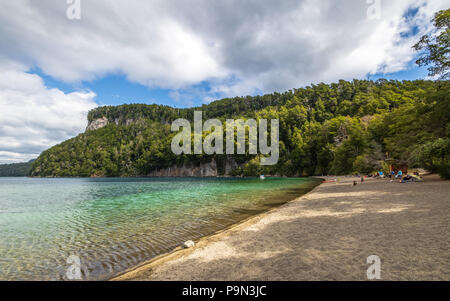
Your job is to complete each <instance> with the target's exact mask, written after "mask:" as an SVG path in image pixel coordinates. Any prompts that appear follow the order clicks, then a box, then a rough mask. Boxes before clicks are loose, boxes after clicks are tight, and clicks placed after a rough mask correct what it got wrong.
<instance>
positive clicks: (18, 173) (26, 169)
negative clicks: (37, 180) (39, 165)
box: [0, 160, 34, 177]
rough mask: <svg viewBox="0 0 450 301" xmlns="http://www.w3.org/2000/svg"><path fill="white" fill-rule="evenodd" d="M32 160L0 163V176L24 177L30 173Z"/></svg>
mask: <svg viewBox="0 0 450 301" xmlns="http://www.w3.org/2000/svg"><path fill="white" fill-rule="evenodd" d="M33 161H34V160H31V161H29V162H25V163H12V164H0V177H26V176H29V175H30V172H31V165H32V164H33Z"/></svg>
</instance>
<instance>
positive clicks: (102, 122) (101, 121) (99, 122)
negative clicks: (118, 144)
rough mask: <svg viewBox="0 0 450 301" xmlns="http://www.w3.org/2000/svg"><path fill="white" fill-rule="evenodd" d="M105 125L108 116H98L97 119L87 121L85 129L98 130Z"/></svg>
mask: <svg viewBox="0 0 450 301" xmlns="http://www.w3.org/2000/svg"><path fill="white" fill-rule="evenodd" d="M107 125H108V118H106V117H102V118H99V119H96V120H94V121H91V122H89V124H88V126H87V128H86V131H94V130H98V129H101V128H102V127H105V126H107Z"/></svg>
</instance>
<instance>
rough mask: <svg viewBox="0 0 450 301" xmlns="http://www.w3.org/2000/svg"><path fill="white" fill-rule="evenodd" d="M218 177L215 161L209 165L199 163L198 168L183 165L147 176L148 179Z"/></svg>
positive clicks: (153, 172)
mask: <svg viewBox="0 0 450 301" xmlns="http://www.w3.org/2000/svg"><path fill="white" fill-rule="evenodd" d="M218 175H219V174H218V172H217V164H216V161H215V160H212V161H211V162H210V163H201V164H200V165H199V166H191V165H183V166H173V167H168V168H163V169H160V170H155V171H152V172H151V173H150V174H148V176H150V177H217V176H218Z"/></svg>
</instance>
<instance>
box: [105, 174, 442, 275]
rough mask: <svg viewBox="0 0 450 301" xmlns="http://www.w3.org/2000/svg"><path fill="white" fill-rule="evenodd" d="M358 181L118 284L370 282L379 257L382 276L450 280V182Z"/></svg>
mask: <svg viewBox="0 0 450 301" xmlns="http://www.w3.org/2000/svg"><path fill="white" fill-rule="evenodd" d="M321 178H325V177H321ZM355 179H356V178H346V177H343V178H341V181H340V182H339V183H322V184H321V185H319V186H317V187H315V188H314V189H313V190H311V191H310V192H308V193H307V194H305V195H303V196H301V197H299V198H296V199H294V200H292V201H290V202H288V203H286V204H284V205H281V206H279V207H275V208H272V209H270V210H269V211H266V212H264V213H261V214H259V215H256V216H252V217H249V218H248V219H246V220H244V221H241V222H240V223H238V224H235V225H232V226H230V227H228V228H226V229H223V230H221V231H218V232H216V233H214V234H212V235H210V236H206V237H203V238H201V239H200V240H199V241H198V242H196V246H195V247H194V248H191V249H181V248H177V249H175V250H174V251H172V252H170V253H166V254H162V255H160V256H158V257H156V258H153V259H152V260H149V261H147V262H144V263H143V264H141V265H139V266H137V267H134V268H132V269H130V270H128V271H125V272H124V273H121V274H120V275H118V276H115V277H113V278H112V279H111V280H116V281H117V280H119V281H120V280H367V278H365V277H366V276H365V275H366V269H367V264H366V262H365V260H366V258H367V256H369V255H372V254H375V255H379V256H380V258H381V260H382V263H383V265H382V270H383V273H382V279H386V280H450V256H449V252H448V246H449V238H448V233H450V232H449V229H450V226H449V223H448V220H450V214H449V203H450V199H449V195H450V181H441V180H439V179H437V177H436V176H430V177H427V178H426V179H425V183H410V184H400V183H397V182H394V183H389V181H388V180H385V179H378V180H376V179H369V180H367V181H366V182H364V183H363V184H358V185H357V186H355V187H353V186H352V185H351V183H352V182H353V180H355Z"/></svg>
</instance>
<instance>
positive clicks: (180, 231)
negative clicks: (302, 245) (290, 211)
mask: <svg viewBox="0 0 450 301" xmlns="http://www.w3.org/2000/svg"><path fill="white" fill-rule="evenodd" d="M317 184H318V182H317V181H316V180H313V179H304V178H270V179H266V180H260V179H235V178H201V179H200V178H136V179H118V178H117V179H33V178H0V232H1V233H0V280H65V279H66V271H67V269H68V267H69V266H70V264H68V263H67V262H66V260H67V258H68V257H69V256H71V255H76V256H78V257H79V258H80V260H81V271H82V277H83V279H85V280H105V279H108V278H111V277H112V276H114V275H116V274H118V273H120V272H123V271H125V270H126V269H129V268H131V267H133V266H136V265H138V264H139V263H142V262H143V261H145V260H148V259H151V258H153V257H155V256H157V255H159V254H162V253H165V252H168V251H171V250H172V249H173V248H175V247H177V246H179V245H180V244H181V243H183V242H184V241H187V240H190V239H192V240H195V239H198V238H200V237H202V236H205V235H209V234H212V233H214V232H215V231H217V230H220V229H223V228H225V227H227V226H229V225H231V224H234V223H236V222H238V221H240V220H242V219H245V218H247V217H249V216H251V215H254V214H257V213H259V212H263V211H265V210H267V209H269V208H271V207H273V206H276V205H279V204H282V203H285V202H286V201H289V200H292V199H294V198H295V197H297V196H299V195H302V194H304V193H306V192H307V191H309V190H310V189H312V188H313V187H314V186H316V185H317Z"/></svg>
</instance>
